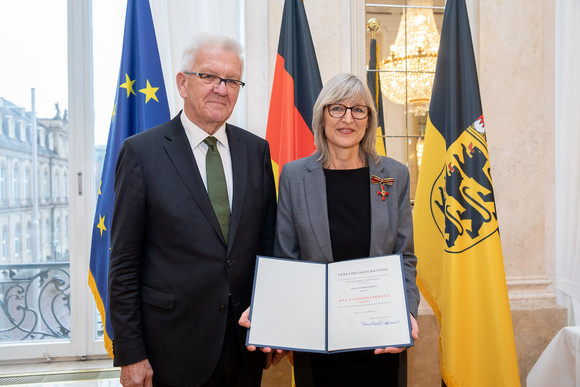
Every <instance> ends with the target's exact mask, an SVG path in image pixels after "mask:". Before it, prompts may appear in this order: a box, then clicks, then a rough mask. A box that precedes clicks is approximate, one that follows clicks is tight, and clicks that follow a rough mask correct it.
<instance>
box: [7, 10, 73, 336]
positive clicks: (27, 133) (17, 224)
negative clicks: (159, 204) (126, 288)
mask: <svg viewBox="0 0 580 387" xmlns="http://www.w3.org/2000/svg"><path fill="white" fill-rule="evenodd" d="M0 15H3V16H4V17H3V18H2V23H0V34H1V35H2V36H4V37H9V38H5V39H0V52H2V57H3V59H4V60H2V62H1V63H0V85H2V88H1V89H0V230H1V235H0V238H1V239H0V302H1V303H2V305H3V307H2V308H0V342H20V341H23V342H30V341H40V340H45V341H49V340H69V339H70V329H71V318H70V271H69V258H70V257H69V243H68V242H69V236H68V234H67V233H64V232H62V225H61V228H60V229H57V224H58V221H57V220H58V219H67V221H68V213H69V203H68V200H67V199H66V198H65V196H64V195H63V194H62V191H61V190H60V187H58V186H57V184H62V183H61V182H60V181H61V179H62V176H68V175H69V173H68V169H69V153H68V152H69V149H68V143H69V126H68V112H67V106H68V85H67V20H66V17H67V1H66V0H50V1H48V0H18V1H16V0H15V1H2V2H0ZM39 31H41V33H39ZM8 58H12V60H7V59H8ZM33 88H34V95H35V99H34V100H35V107H34V110H35V112H36V114H33V111H32V110H33V106H32V91H31V89H33Z"/></svg>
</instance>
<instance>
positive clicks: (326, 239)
mask: <svg viewBox="0 0 580 387" xmlns="http://www.w3.org/2000/svg"><path fill="white" fill-rule="evenodd" d="M306 170H307V173H306V175H305V176H304V195H305V198H306V206H307V208H308V214H305V215H307V216H308V218H309V219H310V224H311V225H312V229H313V230H314V236H315V238H316V241H317V242H318V247H319V249H320V251H321V253H322V255H323V256H324V259H325V260H326V261H327V262H332V261H333V257H332V244H331V242H330V225H329V224H328V204H327V202H326V178H325V177H324V170H323V169H322V165H321V164H320V163H319V162H316V161H314V160H313V161H312V162H310V163H308V164H307V165H306Z"/></svg>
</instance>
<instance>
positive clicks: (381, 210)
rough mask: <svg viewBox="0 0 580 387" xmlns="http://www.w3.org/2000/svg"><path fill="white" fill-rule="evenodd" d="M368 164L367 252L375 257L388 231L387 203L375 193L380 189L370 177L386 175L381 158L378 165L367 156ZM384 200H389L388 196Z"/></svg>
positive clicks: (379, 253)
mask: <svg viewBox="0 0 580 387" xmlns="http://www.w3.org/2000/svg"><path fill="white" fill-rule="evenodd" d="M368 165H369V185H370V195H371V245H370V249H369V250H370V251H369V253H370V256H371V257H375V256H380V255H383V247H384V246H383V245H384V244H385V240H386V235H387V233H388V231H389V221H388V219H389V211H388V205H387V203H386V202H384V201H383V200H382V199H381V197H380V196H379V195H378V194H377V191H380V189H381V187H380V185H378V184H372V183H370V178H371V176H372V175H376V176H378V177H381V178H384V177H388V176H384V174H385V173H386V171H385V166H384V164H383V162H382V160H381V162H380V163H379V164H378V165H375V162H374V160H373V159H372V158H369V159H368ZM385 190H387V187H385ZM385 200H389V199H388V196H387V197H386V199H385Z"/></svg>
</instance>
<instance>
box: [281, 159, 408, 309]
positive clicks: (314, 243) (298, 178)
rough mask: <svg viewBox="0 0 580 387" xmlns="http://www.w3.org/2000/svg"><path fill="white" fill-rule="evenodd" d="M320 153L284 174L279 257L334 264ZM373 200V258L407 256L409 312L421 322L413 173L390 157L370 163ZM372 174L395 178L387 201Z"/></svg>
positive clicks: (287, 167) (388, 188) (294, 164)
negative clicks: (414, 228)
mask: <svg viewBox="0 0 580 387" xmlns="http://www.w3.org/2000/svg"><path fill="white" fill-rule="evenodd" d="M318 156H319V154H318V153H317V154H315V155H313V156H309V157H305V158H303V159H300V160H296V161H292V162H290V163H288V164H286V165H284V168H283V169H282V173H281V175H280V187H279V192H278V217H277V224H276V244H275V248H274V254H275V256H276V257H286V258H294V259H302V260H305V261H318V262H333V257H332V245H331V242H330V226H329V224H328V208H327V204H326V178H325V176H324V169H323V168H322V164H321V163H320V162H318V161H316V159H317V158H318ZM368 165H369V195H370V197H371V243H370V256H371V257H375V256H381V255H389V254H398V253H401V254H402V255H403V265H404V268H403V269H404V271H405V284H406V287H407V299H408V302H409V311H410V312H411V313H412V314H413V316H415V317H417V309H418V306H419V289H418V288H417V284H416V282H415V279H416V276H417V271H416V266H417V257H415V254H414V252H413V251H414V248H413V246H414V245H413V219H412V215H411V202H410V200H409V170H408V169H407V167H405V166H404V165H403V164H401V163H399V162H398V161H395V160H393V159H391V158H388V157H381V160H380V162H379V164H375V162H374V161H373V160H372V159H371V158H369V160H368ZM372 175H376V176H379V177H381V178H387V177H392V178H394V179H395V180H394V183H393V185H392V186H388V185H385V190H386V191H388V192H389V196H387V197H386V198H385V201H383V200H382V198H381V196H380V195H377V191H378V190H379V189H380V188H379V185H376V184H370V179H371V176H372Z"/></svg>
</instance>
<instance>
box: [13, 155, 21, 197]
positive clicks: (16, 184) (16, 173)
mask: <svg viewBox="0 0 580 387" xmlns="http://www.w3.org/2000/svg"><path fill="white" fill-rule="evenodd" d="M19 184H20V176H19V169H18V164H15V165H14V170H13V172H12V186H13V188H12V189H13V191H14V200H18V199H20V186H19Z"/></svg>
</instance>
